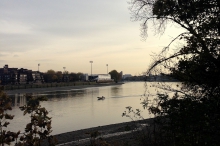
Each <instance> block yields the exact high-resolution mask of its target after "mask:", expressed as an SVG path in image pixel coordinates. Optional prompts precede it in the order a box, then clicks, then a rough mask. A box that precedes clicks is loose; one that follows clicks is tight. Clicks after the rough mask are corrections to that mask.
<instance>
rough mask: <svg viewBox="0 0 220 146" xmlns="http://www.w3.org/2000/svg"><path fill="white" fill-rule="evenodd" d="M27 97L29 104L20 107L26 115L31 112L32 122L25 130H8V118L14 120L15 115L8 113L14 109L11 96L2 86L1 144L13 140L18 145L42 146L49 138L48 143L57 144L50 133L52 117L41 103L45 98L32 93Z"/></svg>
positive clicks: (0, 112)
mask: <svg viewBox="0 0 220 146" xmlns="http://www.w3.org/2000/svg"><path fill="white" fill-rule="evenodd" d="M27 98H29V100H28V103H27V105H25V106H22V107H20V109H21V110H22V111H24V115H25V114H27V113H28V114H31V122H30V123H28V124H27V125H26V128H25V132H24V133H21V132H20V131H18V132H11V131H6V130H5V129H3V128H7V126H8V125H9V124H10V123H9V122H8V121H7V120H12V119H13V117H14V116H13V115H10V114H8V113H7V110H12V107H11V104H12V102H11V98H9V97H8V96H7V94H6V93H5V92H3V87H1V88H0V127H1V128H0V132H1V133H0V144H1V145H4V144H8V145H10V144H11V143H12V142H13V143H15V145H16V146H27V145H32V146H40V145H41V143H42V142H43V140H46V139H47V140H48V145H51V146H52V145H55V144H56V139H55V138H54V137H53V136H51V135H50V133H51V132H52V130H51V128H52V127H51V118H50V117H48V116H47V115H48V111H47V110H46V109H45V108H42V107H41V106H40V105H39V102H40V101H43V100H45V98H44V97H39V98H34V97H32V96H31V95H27ZM21 135H22V136H21Z"/></svg>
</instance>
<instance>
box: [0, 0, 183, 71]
mask: <svg viewBox="0 0 220 146" xmlns="http://www.w3.org/2000/svg"><path fill="white" fill-rule="evenodd" d="M127 2H128V0H93V1H88V0H1V1H0V68H2V67H3V66H4V65H5V64H8V65H9V68H12V67H15V68H26V69H31V70H33V71H37V70H38V64H40V66H39V70H40V71H41V72H46V71H47V70H49V69H53V70H55V71H64V67H65V70H66V71H69V72H82V73H88V74H91V65H92V73H93V74H104V73H107V71H108V72H109V71H111V70H113V69H115V70H117V71H118V72H120V71H123V74H132V75H140V74H142V73H143V72H144V71H146V69H147V67H148V66H149V64H150V63H151V61H152V60H151V55H152V54H153V53H157V52H159V51H160V50H161V49H162V48H163V47H165V46H166V45H168V44H169V41H170V40H171V39H172V38H173V37H175V36H176V34H177V33H179V28H176V27H168V29H167V30H166V31H165V33H164V34H163V35H162V36H160V35H155V34H154V31H151V30H153V28H152V29H151V28H150V31H149V32H148V37H147V39H146V40H145V41H143V39H142V38H141V36H140V22H132V21H131V18H130V17H131V15H130V11H129V9H128V7H129V5H128V3H127ZM90 61H93V63H92V64H91V63H90ZM106 64H108V67H107V65H106Z"/></svg>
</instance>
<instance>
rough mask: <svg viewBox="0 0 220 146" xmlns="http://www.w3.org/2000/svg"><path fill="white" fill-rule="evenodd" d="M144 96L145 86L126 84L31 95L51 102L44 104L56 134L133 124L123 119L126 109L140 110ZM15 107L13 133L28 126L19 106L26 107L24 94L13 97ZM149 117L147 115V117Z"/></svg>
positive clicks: (139, 83)
mask: <svg viewBox="0 0 220 146" xmlns="http://www.w3.org/2000/svg"><path fill="white" fill-rule="evenodd" d="M143 93H144V83H143V82H135V83H126V84H123V85H117V86H105V87H92V88H85V89H79V90H68V91H56V92H45V93H37V94H32V96H46V97H47V98H48V101H45V102H41V103H40V104H41V106H42V107H45V108H46V109H47V110H48V111H50V112H49V116H50V117H52V119H53V121H52V127H53V134H58V133H63V132H68V131H72V130H79V129H83V128H89V127H94V126H101V125H108V124H114V123H120V122H125V121H130V119H128V118H124V117H121V114H122V112H123V111H124V110H125V107H126V106H129V105H130V106H133V107H134V108H141V107H142V106H141V105H140V102H141V101H140V100H139V99H140V96H141V95H142V94H143ZM98 96H105V100H97V97H98ZM11 97H12V99H13V103H14V106H15V107H14V109H13V110H12V113H11V114H13V115H15V119H14V120H13V122H15V123H14V125H13V124H11V126H12V129H15V130H13V131H17V130H20V129H24V127H23V128H22V126H24V125H25V124H24V123H27V120H28V117H27V118H26V119H25V118H23V113H22V112H20V110H19V108H18V106H22V105H24V104H26V102H27V99H26V97H25V96H24V95H22V94H16V95H13V96H11ZM145 115H146V116H145V117H147V116H148V112H146V114H145Z"/></svg>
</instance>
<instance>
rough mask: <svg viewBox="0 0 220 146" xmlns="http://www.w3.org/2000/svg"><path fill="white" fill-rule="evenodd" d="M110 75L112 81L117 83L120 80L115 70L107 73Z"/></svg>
mask: <svg viewBox="0 0 220 146" xmlns="http://www.w3.org/2000/svg"><path fill="white" fill-rule="evenodd" d="M109 74H110V75H111V79H114V81H115V82H116V83H117V82H118V81H119V80H121V78H122V77H121V74H120V73H118V72H117V70H112V71H110V72H109Z"/></svg>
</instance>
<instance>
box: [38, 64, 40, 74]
mask: <svg viewBox="0 0 220 146" xmlns="http://www.w3.org/2000/svg"><path fill="white" fill-rule="evenodd" d="M39 66H40V63H38V72H39Z"/></svg>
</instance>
